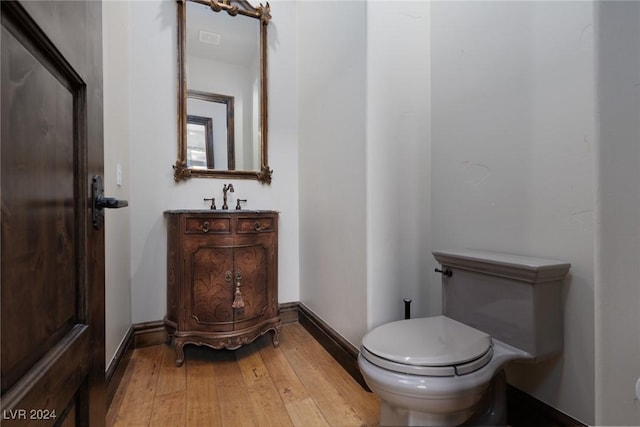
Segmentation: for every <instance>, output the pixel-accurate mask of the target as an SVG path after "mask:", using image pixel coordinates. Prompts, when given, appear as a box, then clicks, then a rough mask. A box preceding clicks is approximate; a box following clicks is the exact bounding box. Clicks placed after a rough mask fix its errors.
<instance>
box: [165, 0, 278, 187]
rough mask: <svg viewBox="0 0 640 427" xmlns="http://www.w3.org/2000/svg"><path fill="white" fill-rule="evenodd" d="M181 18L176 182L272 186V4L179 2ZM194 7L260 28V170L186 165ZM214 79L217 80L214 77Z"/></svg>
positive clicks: (206, 0)
mask: <svg viewBox="0 0 640 427" xmlns="http://www.w3.org/2000/svg"><path fill="white" fill-rule="evenodd" d="M176 1H177V6H178V7H177V11H178V13H177V16H178V159H177V160H176V163H175V165H174V166H173V170H174V172H173V178H174V179H175V180H176V181H181V180H186V179H189V178H193V177H207V178H241V179H257V180H258V181H260V182H261V183H263V184H270V183H271V174H272V173H273V170H271V168H270V167H269V162H268V151H269V150H268V139H267V131H268V117H269V115H268V111H267V105H268V95H267V92H268V91H267V25H268V24H269V21H270V20H271V14H270V6H269V3H266V5H264V6H263V5H262V4H260V5H259V6H257V7H254V6H252V5H251V4H250V3H249V2H248V1H246V0H222V1H216V0H176ZM187 1H192V2H195V3H199V4H203V5H206V6H209V7H210V8H211V10H212V13H218V12H226V13H228V14H229V15H230V16H232V17H233V16H236V15H238V14H240V15H244V16H248V17H251V18H256V19H257V22H258V25H259V26H260V27H259V28H260V30H259V33H260V40H259V43H260V90H259V98H260V113H259V117H260V123H259V144H260V170H258V171H253V170H222V169H201V168H191V167H189V166H188V164H187V92H188V89H187V72H186V71H187V70H186V30H187V28H186V26H187V22H186V16H187V14H186V3H187ZM212 78H215V76H214V77H212Z"/></svg>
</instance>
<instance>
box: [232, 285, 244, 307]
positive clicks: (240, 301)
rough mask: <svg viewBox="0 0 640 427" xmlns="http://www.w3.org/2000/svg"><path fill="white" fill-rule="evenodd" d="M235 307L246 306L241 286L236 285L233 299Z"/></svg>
mask: <svg viewBox="0 0 640 427" xmlns="http://www.w3.org/2000/svg"><path fill="white" fill-rule="evenodd" d="M231 307H233V308H244V300H243V299H242V292H240V286H237V287H236V293H235V298H234V299H233V304H231Z"/></svg>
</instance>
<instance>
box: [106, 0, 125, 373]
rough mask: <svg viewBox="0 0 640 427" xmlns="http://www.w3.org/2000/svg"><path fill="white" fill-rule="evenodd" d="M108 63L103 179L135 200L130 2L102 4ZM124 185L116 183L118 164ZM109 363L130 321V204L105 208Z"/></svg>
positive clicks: (110, 190) (113, 191) (112, 192)
mask: <svg viewBox="0 0 640 427" xmlns="http://www.w3.org/2000/svg"><path fill="white" fill-rule="evenodd" d="M102 21H103V25H102V28H103V35H102V41H103V60H104V61H103V64H104V65H103V67H104V182H105V194H106V195H107V196H109V197H117V198H119V199H125V200H130V196H131V193H130V187H131V178H130V169H129V128H130V122H129V113H130V112H129V91H130V84H129V80H130V78H129V3H127V2H121V1H105V2H103V5H102ZM118 163H119V164H120V165H121V167H122V186H118V185H116V165H117V164H118ZM105 217H106V218H105V270H106V271H105V306H106V314H105V341H106V342H105V347H106V348H105V357H106V361H105V362H106V366H107V367H108V366H109V363H110V362H111V360H112V359H113V356H114V355H115V353H116V351H117V348H118V346H119V345H120V343H121V342H122V339H123V338H124V336H125V334H126V333H127V331H128V330H129V327H130V326H131V275H130V273H131V250H130V244H129V238H130V233H131V230H130V222H131V216H130V211H129V209H128V208H125V209H119V210H108V211H107V212H106V214H105Z"/></svg>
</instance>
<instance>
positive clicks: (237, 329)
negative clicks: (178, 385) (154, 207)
mask: <svg viewBox="0 0 640 427" xmlns="http://www.w3.org/2000/svg"><path fill="white" fill-rule="evenodd" d="M165 215H166V216H167V220H168V221H167V222H168V227H167V243H168V246H167V315H166V316H165V319H164V323H165V328H166V331H167V334H168V337H169V339H171V337H173V338H174V344H175V349H176V365H178V366H180V365H182V363H183V362H184V351H183V347H184V345H185V344H195V345H205V346H209V347H212V348H215V349H220V348H227V349H236V348H238V347H240V346H242V345H244V344H248V343H250V342H252V341H253V340H255V339H256V338H258V337H259V336H261V335H264V334H265V333H267V332H268V331H273V344H274V345H276V346H277V345H278V337H279V335H280V327H281V323H280V318H279V317H278V272H277V266H278V213H277V212H273V211H210V212H209V211H187V210H180V211H167V212H165Z"/></svg>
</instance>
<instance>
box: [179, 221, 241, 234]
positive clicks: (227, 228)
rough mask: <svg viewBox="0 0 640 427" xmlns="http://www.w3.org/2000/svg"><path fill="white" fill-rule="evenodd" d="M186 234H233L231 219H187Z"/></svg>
mask: <svg viewBox="0 0 640 427" xmlns="http://www.w3.org/2000/svg"><path fill="white" fill-rule="evenodd" d="M184 232H185V233H186V234H209V233H211V234H227V233H230V232H231V219H230V218H187V219H186V222H185V230H184Z"/></svg>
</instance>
